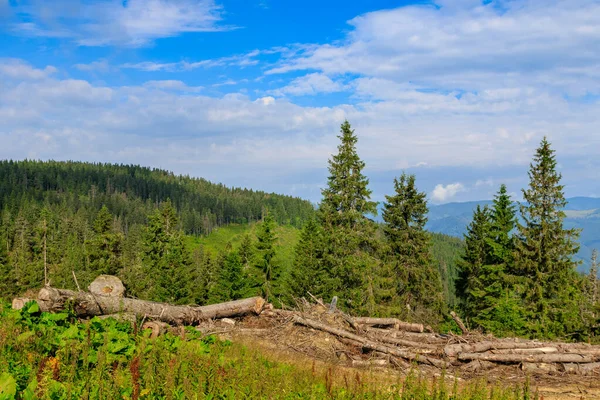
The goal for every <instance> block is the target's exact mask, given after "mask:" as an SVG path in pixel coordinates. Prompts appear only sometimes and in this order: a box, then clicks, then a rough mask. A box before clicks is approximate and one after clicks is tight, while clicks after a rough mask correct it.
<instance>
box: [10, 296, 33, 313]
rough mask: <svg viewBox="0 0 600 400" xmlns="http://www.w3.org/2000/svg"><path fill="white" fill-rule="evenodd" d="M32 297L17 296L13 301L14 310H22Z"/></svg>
mask: <svg viewBox="0 0 600 400" xmlns="http://www.w3.org/2000/svg"><path fill="white" fill-rule="evenodd" d="M30 301H31V299H28V298H26V297H16V298H14V299H13V301H12V308H13V310H22V309H23V307H25V304H27V303H29V302H30Z"/></svg>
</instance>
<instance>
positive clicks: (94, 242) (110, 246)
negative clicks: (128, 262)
mask: <svg viewBox="0 0 600 400" xmlns="http://www.w3.org/2000/svg"><path fill="white" fill-rule="evenodd" d="M113 220H114V218H113V216H112V214H111V213H110V211H108V208H107V207H106V205H104V206H102V208H101V209H100V211H99V212H98V214H97V215H96V219H95V220H94V237H93V238H92V239H91V240H90V241H89V242H88V245H87V249H88V257H89V260H90V269H91V270H92V272H93V273H95V274H108V275H115V274H117V273H118V272H119V271H120V270H121V268H122V255H123V235H122V234H121V233H120V232H117V231H116V230H115V229H114V227H113Z"/></svg>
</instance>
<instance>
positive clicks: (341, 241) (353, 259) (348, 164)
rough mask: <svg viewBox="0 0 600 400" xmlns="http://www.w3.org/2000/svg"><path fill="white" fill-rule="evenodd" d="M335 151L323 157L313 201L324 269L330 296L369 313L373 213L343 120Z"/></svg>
mask: <svg viewBox="0 0 600 400" xmlns="http://www.w3.org/2000/svg"><path fill="white" fill-rule="evenodd" d="M338 137H339V139H340V142H341V143H340V145H339V146H338V153H337V154H336V155H334V156H333V157H332V159H330V160H329V178H328V180H327V187H326V188H325V189H323V191H322V195H323V199H322V201H321V203H320V205H319V213H318V214H319V222H320V224H321V226H322V228H323V234H324V239H325V260H324V262H325V263H326V268H327V269H328V270H330V271H332V278H334V280H335V282H334V286H335V289H334V290H333V291H332V293H331V295H333V294H336V295H338V297H340V298H341V300H342V301H341V304H342V305H345V306H348V307H351V308H353V309H355V310H366V311H367V312H370V311H373V308H374V303H375V301H374V297H373V290H372V289H373V286H372V280H370V279H369V277H372V276H373V270H372V269H373V266H374V265H376V264H377V259H376V258H375V252H376V250H377V243H376V242H375V240H374V238H375V225H374V223H373V222H372V221H371V220H370V219H369V218H368V215H369V214H376V212H377V208H376V203H375V202H373V201H371V191H370V190H369V189H368V183H369V180H368V179H367V177H366V176H364V175H363V173H362V170H363V169H364V167H365V163H364V162H363V161H362V160H361V159H360V158H359V156H358V153H357V151H356V143H357V140H358V139H357V137H356V135H355V134H354V130H352V128H351V126H350V123H348V121H345V122H344V123H343V124H342V126H341V134H340V135H339V136H338Z"/></svg>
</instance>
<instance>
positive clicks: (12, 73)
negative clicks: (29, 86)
mask: <svg viewBox="0 0 600 400" xmlns="http://www.w3.org/2000/svg"><path fill="white" fill-rule="evenodd" d="M56 71H57V69H56V68H55V67H53V66H51V65H49V66H47V67H45V68H44V69H39V68H35V67H32V66H31V65H29V64H27V63H26V62H25V61H23V60H17V59H13V58H4V59H3V58H0V75H3V76H4V77H6V78H10V79H19V80H24V81H27V80H38V79H44V78H47V77H48V76H50V75H52V74H54V73H55V72H56Z"/></svg>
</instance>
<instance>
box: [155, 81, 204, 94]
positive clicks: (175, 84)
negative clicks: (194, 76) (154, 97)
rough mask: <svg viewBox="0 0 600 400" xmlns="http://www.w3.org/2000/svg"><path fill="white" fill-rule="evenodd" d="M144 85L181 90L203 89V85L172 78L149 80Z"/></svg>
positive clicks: (194, 90) (196, 90) (193, 90)
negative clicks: (188, 83)
mask: <svg viewBox="0 0 600 400" xmlns="http://www.w3.org/2000/svg"><path fill="white" fill-rule="evenodd" d="M144 86H145V87H147V88H152V89H160V90H173V91H180V92H199V91H201V90H202V89H203V88H202V86H188V85H186V84H185V83H184V82H182V81H178V80H172V79H167V80H161V81H148V82H146V83H144Z"/></svg>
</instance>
